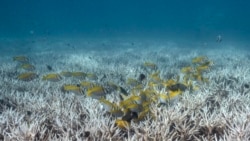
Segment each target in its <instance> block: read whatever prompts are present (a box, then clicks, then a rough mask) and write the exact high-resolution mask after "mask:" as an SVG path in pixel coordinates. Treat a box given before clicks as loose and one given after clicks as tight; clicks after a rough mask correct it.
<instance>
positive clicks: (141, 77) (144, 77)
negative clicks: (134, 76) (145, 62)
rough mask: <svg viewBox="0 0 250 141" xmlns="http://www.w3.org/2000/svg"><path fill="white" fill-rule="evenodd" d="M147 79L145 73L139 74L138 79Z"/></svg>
mask: <svg viewBox="0 0 250 141" xmlns="http://www.w3.org/2000/svg"><path fill="white" fill-rule="evenodd" d="M145 79H146V75H145V74H143V73H141V74H140V75H139V78H138V80H139V81H140V82H142V81H144V80H145Z"/></svg>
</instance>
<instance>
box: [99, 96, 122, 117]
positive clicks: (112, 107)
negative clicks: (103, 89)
mask: <svg viewBox="0 0 250 141" xmlns="http://www.w3.org/2000/svg"><path fill="white" fill-rule="evenodd" d="M99 102H100V103H101V104H102V105H103V106H104V108H105V110H106V111H107V112H108V113H110V114H111V115H112V116H115V117H121V116H123V111H122V109H121V108H120V107H119V106H118V105H117V104H115V103H112V102H110V101H108V100H106V99H105V98H101V99H99Z"/></svg>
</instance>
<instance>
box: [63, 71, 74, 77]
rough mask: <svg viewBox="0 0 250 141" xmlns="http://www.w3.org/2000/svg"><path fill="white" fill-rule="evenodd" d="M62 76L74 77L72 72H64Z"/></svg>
mask: <svg viewBox="0 0 250 141" xmlns="http://www.w3.org/2000/svg"><path fill="white" fill-rule="evenodd" d="M60 74H61V75H62V76H64V77H71V76H72V72H70V71H62V72H61V73H60Z"/></svg>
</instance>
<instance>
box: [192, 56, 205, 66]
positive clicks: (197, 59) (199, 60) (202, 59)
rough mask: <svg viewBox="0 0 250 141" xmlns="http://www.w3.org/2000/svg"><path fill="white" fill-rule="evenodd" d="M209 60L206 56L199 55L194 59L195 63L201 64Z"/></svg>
mask: <svg viewBox="0 0 250 141" xmlns="http://www.w3.org/2000/svg"><path fill="white" fill-rule="evenodd" d="M206 60H207V57H206V56H198V57H195V58H193V59H192V63H193V64H201V63H204V62H205V61H206Z"/></svg>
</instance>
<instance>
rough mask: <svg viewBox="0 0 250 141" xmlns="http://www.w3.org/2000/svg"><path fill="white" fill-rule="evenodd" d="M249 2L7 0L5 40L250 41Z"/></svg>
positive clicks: (0, 26)
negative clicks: (139, 38) (131, 38)
mask: <svg viewBox="0 0 250 141" xmlns="http://www.w3.org/2000/svg"><path fill="white" fill-rule="evenodd" d="M249 7H250V2H248V1H247V0H239V1H236V0H217V1H215V0H207V1H202V0H191V1H183V0H172V1H170V0H157V1H153V0H105V1H104V0H99V1H98V0H2V1H1V5H0V20H1V21H0V37H40V36H69V37H72V36H93V37H95V36H105V37H109V36H110V37H112V36H134V37H136V36H149V37H150V36H152V37H158V36H166V37H173V38H190V40H191V39H192V40H193V39H195V40H200V39H211V40H212V39H214V38H215V37H216V36H217V35H218V34H221V35H223V37H224V38H226V39H228V40H229V39H230V40H247V39H248V38H249V36H250V26H249V25H250V18H249V17H250V8H249Z"/></svg>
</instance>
